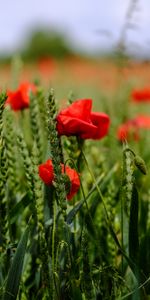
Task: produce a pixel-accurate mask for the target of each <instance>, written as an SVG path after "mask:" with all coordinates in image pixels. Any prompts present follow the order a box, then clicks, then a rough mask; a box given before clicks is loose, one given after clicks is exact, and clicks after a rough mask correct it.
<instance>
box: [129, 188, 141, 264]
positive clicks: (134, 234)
mask: <svg viewBox="0 0 150 300" xmlns="http://www.w3.org/2000/svg"><path fill="white" fill-rule="evenodd" d="M138 209H139V205H138V192H137V189H136V187H135V185H134V186H133V192H132V199H131V205H130V219H129V257H130V258H131V259H132V261H134V262H135V263H136V264H138V256H139V236H138Z"/></svg>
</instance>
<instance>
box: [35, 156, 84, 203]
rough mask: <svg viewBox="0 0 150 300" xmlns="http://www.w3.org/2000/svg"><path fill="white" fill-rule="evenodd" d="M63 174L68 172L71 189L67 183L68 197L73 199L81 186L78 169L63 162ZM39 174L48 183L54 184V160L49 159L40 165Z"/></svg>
mask: <svg viewBox="0 0 150 300" xmlns="http://www.w3.org/2000/svg"><path fill="white" fill-rule="evenodd" d="M61 169H62V174H66V175H67V176H68V180H69V191H68V184H66V185H67V199H68V200H71V199H72V197H73V196H74V195H75V194H76V193H77V192H78V190H79V187H80V179H79V175H78V173H77V172H76V170H74V169H71V168H70V167H69V166H64V165H63V164H61ZM39 176H40V177H41V179H42V180H43V182H44V183H45V184H47V185H52V184H53V180H54V169H53V164H52V160H51V159H48V160H47V161H46V162H45V163H43V164H41V165H39Z"/></svg>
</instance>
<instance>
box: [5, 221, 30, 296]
mask: <svg viewBox="0 0 150 300" xmlns="http://www.w3.org/2000/svg"><path fill="white" fill-rule="evenodd" d="M29 231H30V226H29V225H28V226H27V228H26V230H25V231H24V233H23V234H22V237H21V239H20V242H19V244H18V247H17V250H16V253H15V255H14V259H13V262H12V265H11V267H10V270H9V272H8V277H7V281H6V286H5V291H4V295H3V300H15V299H16V298H17V294H18V290H19V284H20V279H21V274H22V269H23V262H24V256H25V253H26V248H27V242H28V237H29Z"/></svg>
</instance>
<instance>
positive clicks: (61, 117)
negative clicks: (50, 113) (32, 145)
mask: <svg viewBox="0 0 150 300" xmlns="http://www.w3.org/2000/svg"><path fill="white" fill-rule="evenodd" d="M91 109H92V100H91V99H82V100H77V101H75V102H74V103H72V104H71V105H70V106H69V107H68V108H66V109H64V110H62V111H60V113H59V114H58V115H57V117H56V120H57V130H58V133H59V135H66V136H71V135H76V136H78V137H80V138H82V139H95V140H96V139H101V138H102V137H104V136H105V135H107V133H108V129H109V124H110V119H109V117H108V115H106V114H105V113H98V112H91Z"/></svg>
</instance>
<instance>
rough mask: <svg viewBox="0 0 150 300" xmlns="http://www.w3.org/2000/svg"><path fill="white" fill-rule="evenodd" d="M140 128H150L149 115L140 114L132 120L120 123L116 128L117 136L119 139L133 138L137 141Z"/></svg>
mask: <svg viewBox="0 0 150 300" xmlns="http://www.w3.org/2000/svg"><path fill="white" fill-rule="evenodd" d="M140 129H150V117H149V116H145V115H140V116H137V117H135V118H134V119H132V120H128V121H127V122H125V123H123V124H121V125H120V126H119V127H118V130H117V137H118V139H119V140H121V141H124V140H129V139H134V140H135V141H138V140H139V139H140V135H139V131H140Z"/></svg>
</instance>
